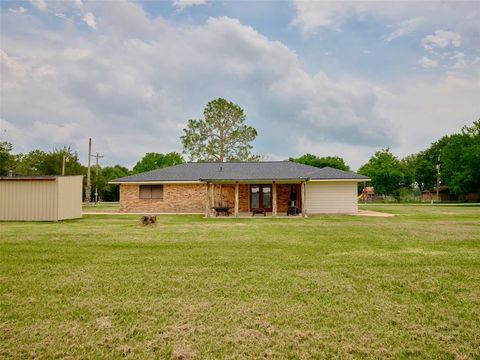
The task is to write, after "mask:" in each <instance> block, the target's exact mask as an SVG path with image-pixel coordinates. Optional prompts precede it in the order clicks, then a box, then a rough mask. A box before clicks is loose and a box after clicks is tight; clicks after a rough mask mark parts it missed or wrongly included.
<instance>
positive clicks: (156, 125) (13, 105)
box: [0, 0, 480, 169]
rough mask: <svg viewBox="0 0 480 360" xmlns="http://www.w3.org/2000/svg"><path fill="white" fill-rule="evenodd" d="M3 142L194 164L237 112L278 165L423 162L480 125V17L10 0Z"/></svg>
mask: <svg viewBox="0 0 480 360" xmlns="http://www.w3.org/2000/svg"><path fill="white" fill-rule="evenodd" d="M0 6H1V23H0V24H1V25H0V26H1V37H0V61H1V79H0V81H1V104H0V105H1V111H0V117H1V124H0V126H1V129H0V130H1V131H0V136H1V138H2V140H7V141H10V142H12V143H13V144H14V149H15V151H16V152H26V151H29V150H31V149H34V148H40V149H44V150H50V149H52V148H53V147H60V146H63V145H70V146H72V147H73V148H74V149H75V150H77V151H78V153H79V155H80V157H81V159H82V161H83V162H85V161H86V149H87V141H88V140H87V139H88V138H89V137H92V138H93V141H94V146H93V150H94V151H98V152H100V153H102V154H104V155H105V158H104V159H103V160H104V164H115V163H120V164H124V165H127V166H132V165H133V164H135V162H136V161H137V160H138V159H139V158H140V157H141V156H142V155H143V154H145V153H146V152H170V151H181V144H180V140H179V136H180V135H181V134H182V129H183V127H184V126H185V124H186V122H187V120H188V119H190V118H199V117H201V116H202V111H203V108H204V106H205V104H206V103H207V102H208V101H210V100H212V99H215V98H217V97H224V98H226V99H228V100H231V101H233V102H235V103H237V104H239V105H240V106H241V107H242V108H243V109H244V110H245V112H246V115H247V122H248V123H249V124H250V125H253V126H254V127H256V128H257V130H258V133H259V136H258V138H257V139H256V140H255V142H254V151H255V152H256V153H258V154H262V155H263V156H264V158H266V159H272V160H277V159H278V160H280V159H285V158H288V157H289V156H298V155H301V154H304V153H306V152H310V153H314V154H317V155H320V156H327V155H338V156H342V157H344V158H345V160H346V161H347V163H348V164H349V165H350V166H351V167H352V168H353V169H356V168H358V167H359V166H360V165H362V164H363V163H365V162H366V161H367V160H368V158H369V157H370V156H371V155H372V154H373V153H374V152H375V151H377V150H379V149H381V148H385V147H390V148H391V149H392V151H393V152H394V153H395V154H397V155H398V156H405V155H408V154H410V153H413V152H416V151H418V150H421V149H424V148H426V147H427V146H428V145H429V144H430V143H431V142H432V141H435V140H436V139H438V138H439V137H440V136H442V135H445V134H448V133H451V132H455V131H458V130H459V129H460V128H461V127H462V126H463V125H466V124H471V123H472V122H473V121H474V120H476V119H477V118H478V117H479V116H480V75H479V74H480V25H479V24H480V2H478V1H471V2H459V1H455V2H453V1H452V2H440V1H439V2H434V1H425V2H411V1H410V2H392V1H385V2H358V1H357V2H304V1H295V0H294V1H281V2H280V1H278V2H273V1H261V2H255V1H249V2H247V1H239V2H235V1H208V0H207V1H206V0H174V1H164V2H156V1H145V2H142V1H117V0H116V1H86V0H76V1H73V0H72V1H48V0H31V1H30V2H27V1H2V2H0Z"/></svg>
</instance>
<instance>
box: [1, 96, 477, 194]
mask: <svg viewBox="0 0 480 360" xmlns="http://www.w3.org/2000/svg"><path fill="white" fill-rule="evenodd" d="M256 136H257V131H256V129H255V128H253V127H251V126H248V125H246V124H245V114H244V111H243V109H241V108H240V107H239V106H238V105H237V104H234V103H232V102H229V101H227V100H225V99H221V98H220V99H216V100H213V101H210V102H209V103H208V104H207V106H206V107H205V110H204V117H203V119H191V120H189V121H188V124H187V127H186V128H185V129H184V135H183V136H181V138H180V140H181V142H182V145H183V154H179V153H176V152H170V153H166V154H162V153H156V152H151V153H147V154H145V156H143V157H142V159H140V160H139V161H138V162H137V163H136V164H135V166H133V168H132V169H128V168H126V167H124V166H122V165H114V166H106V167H99V169H98V176H97V175H96V174H97V171H96V170H97V169H96V168H95V166H93V170H92V192H93V191H94V189H95V187H96V186H98V189H99V196H100V199H101V200H103V201H118V198H119V189H118V185H114V184H108V182H109V181H110V180H112V179H115V178H119V177H123V176H127V175H131V174H136V173H141V172H145V171H150V170H155V169H158V168H162V167H167V166H172V165H178V164H181V163H183V162H185V158H184V157H183V155H185V156H187V157H188V159H189V160H190V161H258V160H259V159H260V156H259V155H255V154H253V153H252V148H253V146H252V144H251V143H252V141H253V140H254V139H255V138H256ZM12 150H13V147H12V144H11V143H9V142H5V141H4V142H0V175H2V176H5V175H7V174H8V173H9V172H12V173H13V174H15V175H60V174H61V171H62V163H63V158H64V157H65V158H66V159H68V162H66V163H65V174H66V175H85V174H86V172H87V169H86V167H85V166H84V165H82V164H81V163H80V162H79V161H78V154H77V153H76V152H75V151H73V150H72V149H71V148H70V147H68V146H65V147H63V148H61V149H53V150H52V151H49V152H46V151H42V150H32V151H30V152H28V153H26V154H12ZM289 160H290V161H295V162H298V163H302V164H306V165H311V166H315V167H319V168H321V167H325V166H329V167H333V168H337V169H340V170H344V171H350V167H349V166H348V165H347V164H346V163H345V161H344V159H342V158H341V157H338V156H323V157H321V156H317V155H313V154H305V155H302V156H300V157H298V158H294V157H290V158H289ZM358 172H359V173H360V174H363V175H366V176H368V177H370V179H371V180H372V181H371V183H370V185H371V186H373V187H374V189H375V193H376V194H377V195H391V196H396V197H397V198H398V197H399V196H400V195H401V193H402V192H403V193H405V192H407V193H408V192H414V191H417V192H420V191H424V190H433V189H434V188H435V186H436V182H437V178H438V179H440V180H441V184H442V185H444V186H448V188H449V190H450V191H451V192H452V193H454V194H458V195H460V197H461V196H463V195H465V194H467V193H469V192H480V119H479V120H477V121H475V122H474V123H473V125H471V126H465V127H463V128H462V129H461V131H460V132H459V133H455V134H452V135H446V136H444V137H442V138H441V139H439V140H438V141H436V142H434V143H433V144H431V145H430V146H429V147H428V148H427V149H425V150H423V151H420V152H419V153H416V154H412V155H409V156H407V157H405V158H403V159H400V158H398V157H396V156H395V155H394V154H392V152H391V151H390V149H388V148H387V149H382V150H380V151H377V152H376V153H375V154H374V155H373V156H372V157H371V158H370V159H369V160H368V162H367V163H365V164H364V165H362V166H361V167H360V168H359V169H358ZM92 195H93V194H92Z"/></svg>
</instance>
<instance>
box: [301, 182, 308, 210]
mask: <svg viewBox="0 0 480 360" xmlns="http://www.w3.org/2000/svg"><path fill="white" fill-rule="evenodd" d="M306 194H307V191H306V189H305V181H303V182H302V216H303V217H307V206H306V202H307V196H306Z"/></svg>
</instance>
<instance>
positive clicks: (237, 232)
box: [0, 205, 480, 359]
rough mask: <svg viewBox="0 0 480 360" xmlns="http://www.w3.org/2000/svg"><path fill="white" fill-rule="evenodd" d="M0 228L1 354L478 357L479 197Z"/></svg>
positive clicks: (101, 218)
mask: <svg viewBox="0 0 480 360" xmlns="http://www.w3.org/2000/svg"><path fill="white" fill-rule="evenodd" d="M367 208H368V210H377V211H385V212H392V213H396V214H398V216H396V217H393V218H367V217H355V216H315V217H309V218H307V219H261V218H256V219H203V218H202V217H201V216H159V217H158V221H159V223H158V225H155V226H151V227H144V226H141V225H140V224H139V216H125V215H124V216H115V215H110V216H108V215H87V216H84V218H83V219H80V220H75V221H65V222H58V223H21V222H11V223H6V222H3V223H0V231H1V233H0V234H1V240H0V297H1V298H0V300H1V301H0V357H2V358H85V359H86V358H103V359H105V358H111V359H114V358H120V357H126V358H141V359H148V358H151V359H153V358H178V359H190V358H198V359H204V358H209V359H219V358H232V359H233V358H235V359H238V358H260V357H271V358H292V359H296V358H298V359H306V358H386V359H388V358H395V359H398V358H400V359H402V358H405V359H406V358H420V359H479V358H480V351H479V349H480V220H479V219H480V207H460V206H449V207H442V206H381V205H379V206H368V207H367Z"/></svg>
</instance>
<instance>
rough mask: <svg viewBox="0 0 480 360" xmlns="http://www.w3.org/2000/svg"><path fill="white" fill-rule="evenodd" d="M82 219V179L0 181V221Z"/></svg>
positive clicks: (10, 177)
mask: <svg viewBox="0 0 480 360" xmlns="http://www.w3.org/2000/svg"><path fill="white" fill-rule="evenodd" d="M80 217H82V176H3V177H0V220H14V221H15V220H22V221H57V220H65V219H75V218H80Z"/></svg>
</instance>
